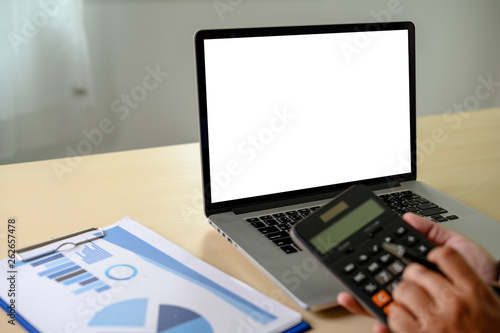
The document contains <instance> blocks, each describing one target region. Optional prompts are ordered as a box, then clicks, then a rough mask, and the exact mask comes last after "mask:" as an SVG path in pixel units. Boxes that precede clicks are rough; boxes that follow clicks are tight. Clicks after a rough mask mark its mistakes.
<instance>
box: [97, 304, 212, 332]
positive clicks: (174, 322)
mask: <svg viewBox="0 0 500 333" xmlns="http://www.w3.org/2000/svg"><path fill="white" fill-rule="evenodd" d="M147 307H148V299H147V298H137V299H130V300H126V301H121V302H118V303H114V304H112V305H109V306H107V307H105V308H104V309H102V310H101V311H99V312H98V313H96V314H95V315H94V317H93V318H92V319H91V320H90V322H89V323H88V325H89V326H94V327H95V326H106V327H108V328H109V327H114V328H120V327H123V328H125V327H129V328H130V327H144V325H145V324H146V313H147ZM156 332H157V333H192V332H196V333H213V329H212V326H211V325H210V323H209V322H208V321H207V320H206V319H205V318H203V317H202V316H200V315H199V314H197V313H196V312H193V311H191V310H188V309H186V308H183V307H179V306H174V305H164V304H160V306H159V308H158V324H157V327H156Z"/></svg>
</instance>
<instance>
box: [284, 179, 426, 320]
mask: <svg viewBox="0 0 500 333" xmlns="http://www.w3.org/2000/svg"><path fill="white" fill-rule="evenodd" d="M291 236H292V239H293V240H294V241H295V242H296V244H298V245H299V246H300V247H301V248H302V249H303V250H305V251H306V252H309V253H310V254H312V255H313V257H314V258H316V259H317V260H318V261H319V262H320V263H321V265H322V266H323V267H324V268H325V269H326V270H327V271H328V272H330V273H332V274H333V275H334V277H335V278H336V279H337V280H338V281H339V282H340V283H341V284H342V285H343V286H344V287H345V288H346V289H347V290H348V291H349V292H351V294H353V296H354V297H355V298H356V299H357V300H358V301H359V302H360V303H361V304H363V305H364V306H365V308H366V309H367V310H368V311H369V312H371V313H372V314H373V315H374V316H375V317H377V318H378V319H380V320H381V321H382V322H384V323H385V324H387V315H388V314H389V313H391V311H393V310H394V309H396V307H397V306H398V305H397V304H396V303H395V302H394V301H393V300H392V291H393V290H394V288H395V286H396V285H397V284H398V282H399V281H400V279H401V274H402V272H403V269H404V268H405V266H406V264H407V262H405V261H406V260H404V259H403V260H401V259H399V258H397V257H395V256H394V255H392V254H390V253H389V252H387V251H385V250H384V249H383V248H382V243H384V242H388V243H394V244H399V245H404V246H405V247H406V248H410V249H412V250H413V252H414V253H415V254H416V255H417V256H422V259H425V258H426V256H427V253H428V252H429V251H430V250H431V249H432V248H434V245H433V244H432V243H431V242H430V241H429V240H427V239H426V238H425V237H424V236H422V235H421V234H420V233H419V232H418V231H416V230H415V229H414V228H412V227H411V226H410V225H409V224H407V223H406V222H405V221H403V220H402V219H401V217H400V216H399V215H398V214H396V213H395V212H393V211H392V210H391V209H390V208H389V207H387V206H386V205H385V204H384V203H383V202H382V201H381V200H380V199H379V198H378V197H377V196H376V195H375V194H374V193H373V192H372V191H371V190H370V189H369V188H368V187H366V186H364V185H354V186H352V187H350V188H349V189H347V190H346V191H344V192H342V193H341V194H340V195H338V196H337V197H335V198H334V199H333V200H332V201H330V202H328V203H327V204H325V205H324V206H323V207H321V208H320V209H318V210H316V211H315V212H314V214H312V215H310V216H308V217H307V218H305V219H304V220H302V221H301V222H298V223H297V224H296V225H294V227H293V228H292V230H291Z"/></svg>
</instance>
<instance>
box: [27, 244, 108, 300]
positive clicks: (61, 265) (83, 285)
mask: <svg viewBox="0 0 500 333" xmlns="http://www.w3.org/2000/svg"><path fill="white" fill-rule="evenodd" d="M29 265H31V266H32V267H33V268H34V269H37V275H38V276H39V277H42V278H47V279H49V280H52V281H53V282H54V283H60V284H62V285H63V286H67V287H69V288H71V290H72V292H73V294H75V295H79V294H82V293H85V292H87V291H91V290H95V291H96V292H98V293H102V292H103V291H106V290H108V289H110V288H111V287H110V286H109V285H108V284H107V283H106V282H104V281H101V280H100V279H99V278H98V277H96V276H94V275H93V274H92V273H90V272H88V271H87V270H86V269H85V268H83V267H81V266H80V265H78V264H76V263H75V262H73V261H72V260H71V259H69V258H67V257H66V256H65V255H64V254H63V253H56V254H53V255H49V256H47V257H43V258H42V259H39V260H37V261H34V262H30V263H29ZM38 269H40V270H39V271H38Z"/></svg>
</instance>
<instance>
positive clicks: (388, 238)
mask: <svg viewBox="0 0 500 333" xmlns="http://www.w3.org/2000/svg"><path fill="white" fill-rule="evenodd" d="M393 241H394V240H393V238H392V237H391V236H386V237H385V238H384V242H386V243H392V242H393Z"/></svg>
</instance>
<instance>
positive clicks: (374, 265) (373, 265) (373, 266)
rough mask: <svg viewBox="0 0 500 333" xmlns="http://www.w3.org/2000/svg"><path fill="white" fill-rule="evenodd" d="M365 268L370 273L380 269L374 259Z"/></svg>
mask: <svg viewBox="0 0 500 333" xmlns="http://www.w3.org/2000/svg"><path fill="white" fill-rule="evenodd" d="M366 269H368V271H369V272H370V273H376V272H377V271H378V270H379V269H380V265H379V264H378V263H377V262H376V261H374V262H372V263H371V264H369V265H368V266H367V267H366Z"/></svg>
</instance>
